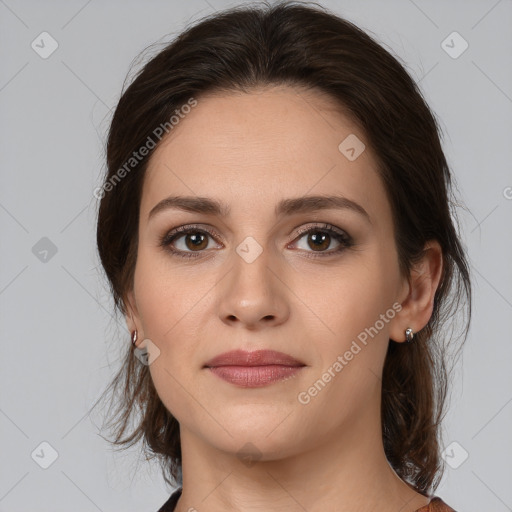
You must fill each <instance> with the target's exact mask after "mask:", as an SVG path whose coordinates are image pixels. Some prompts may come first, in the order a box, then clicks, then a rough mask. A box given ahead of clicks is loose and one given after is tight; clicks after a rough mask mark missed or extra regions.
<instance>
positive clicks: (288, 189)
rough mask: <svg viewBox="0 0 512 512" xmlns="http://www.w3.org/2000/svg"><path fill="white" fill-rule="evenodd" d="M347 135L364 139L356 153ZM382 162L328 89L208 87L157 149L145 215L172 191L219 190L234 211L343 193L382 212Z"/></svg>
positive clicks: (146, 190)
mask: <svg viewBox="0 0 512 512" xmlns="http://www.w3.org/2000/svg"><path fill="white" fill-rule="evenodd" d="M347 137H348V139H347ZM345 140H348V141H351V145H352V146H353V145H354V143H355V144H356V145H357V144H365V145H366V147H365V149H364V151H362V153H361V154H360V155H359V156H358V157H357V158H356V159H355V160H353V159H352V160H350V159H349V158H347V156H346V155H345V154H344V153H343V152H342V150H340V143H343V141H345ZM358 141H359V142H358ZM345 146H346V144H345ZM345 146H344V145H343V144H342V146H341V147H342V149H344V148H345ZM362 147H363V146H362V145H360V146H359V147H356V150H360V149H361V148H362ZM376 169H377V167H376V159H375V158H374V156H373V154H372V151H371V148H370V147H369V145H368V144H367V142H366V140H365V135H364V133H363V132H362V130H361V129H360V128H359V127H358V125H357V124H356V123H355V122H354V121H353V120H352V119H350V118H349V117H348V116H347V115H344V114H343V113H342V111H341V108H340V107H339V106H338V105H337V104H336V103H335V102H334V101H333V100H332V99H330V98H329V97H327V96H326V95H322V94H320V93H317V92H316V91H307V90H305V89H300V88H296V87H293V88H292V87H289V86H279V87H266V88H260V89H256V90H254V91H251V92H250V93H239V92H229V93H222V94H210V95H207V96H202V97H198V98H197V105H196V106H195V107H194V108H193V109H191V110H190V112H189V113H188V114H186V115H183V116H182V118H181V119H180V121H179V123H178V124H177V125H175V126H174V128H173V130H172V131H171V132H170V133H169V134H168V135H167V136H166V137H164V138H163V139H162V141H161V143H160V145H159V146H158V147H157V148H156V150H155V151H154V153H153V155H152V157H151V159H150V162H149V165H148V168H147V171H146V176H145V180H144V187H143V197H142V204H141V216H143V217H144V216H147V215H148V213H149V211H150V210H151V208H152V207H153V206H154V205H155V204H156V203H158V202H159V201H161V200H162V199H164V198H165V197H167V196H168V195H187V196H191V195H198V196H202V197H215V198H216V199H220V200H221V201H222V202H225V203H228V204H229V205H230V206H231V208H230V211H232V212H233V214H236V213H237V211H242V209H243V210H247V209H248V208H251V207H252V208H258V207H259V206H261V204H265V205H267V206H269V210H270V208H272V209H273V207H274V205H275V204H276V203H277V202H279V200H281V199H282V198H284V197H286V198H287V197H299V196H304V195H309V194H333V193H339V194H340V195H344V196H346V197H348V198H350V199H353V200H355V201H357V202H359V203H364V205H365V209H366V210H367V211H368V212H369V213H370V215H371V216H376V217H378V216H379V215H382V214H383V213H384V212H382V211H380V212H379V208H381V209H382V208H384V209H386V206H387V205H386V204H385V203H386V197H385V191H384V188H383V185H382V183H381V181H380V178H379V176H378V174H377V172H376ZM381 202H382V203H383V204H379V203H381ZM253 211H254V212H256V210H253Z"/></svg>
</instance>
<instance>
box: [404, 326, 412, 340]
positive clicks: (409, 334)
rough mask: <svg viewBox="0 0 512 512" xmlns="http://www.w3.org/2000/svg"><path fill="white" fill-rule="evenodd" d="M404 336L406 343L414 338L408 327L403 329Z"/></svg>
mask: <svg viewBox="0 0 512 512" xmlns="http://www.w3.org/2000/svg"><path fill="white" fill-rule="evenodd" d="M405 338H406V339H407V343H410V342H411V341H412V339H413V338H414V333H413V332H412V329H411V328H410V327H408V328H407V329H406V330H405Z"/></svg>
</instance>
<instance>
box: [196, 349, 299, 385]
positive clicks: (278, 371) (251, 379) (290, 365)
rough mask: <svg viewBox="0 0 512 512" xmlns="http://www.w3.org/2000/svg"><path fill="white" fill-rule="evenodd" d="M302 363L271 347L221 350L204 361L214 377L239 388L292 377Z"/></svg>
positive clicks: (267, 383) (268, 383)
mask: <svg viewBox="0 0 512 512" xmlns="http://www.w3.org/2000/svg"><path fill="white" fill-rule="evenodd" d="M305 366H306V365H305V364H304V363H302V362H301V361H299V360H297V359H295V358H293V357H292V356H289V355H288V354H284V353H282V352H276V351H274V350H257V351H254V352H247V351H244V350H234V351H231V352H225V353H224V354H220V355H219V356H216V357H214V358H213V359H211V360H209V361H208V362H207V363H205V365H204V368H205V369H207V370H208V371H210V372H211V373H212V374H214V375H216V376H217V377H219V378H221V379H223V380H224V381H227V382H229V383H231V384H234V385H236V386H239V387H243V388H258V387H263V386H267V385H270V384H272V383H275V382H278V381H283V380H288V379H290V378H292V377H295V376H296V375H297V373H299V372H300V370H301V369H302V368H304V367H305Z"/></svg>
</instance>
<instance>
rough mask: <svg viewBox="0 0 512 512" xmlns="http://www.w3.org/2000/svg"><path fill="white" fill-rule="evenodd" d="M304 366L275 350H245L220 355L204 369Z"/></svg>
mask: <svg viewBox="0 0 512 512" xmlns="http://www.w3.org/2000/svg"><path fill="white" fill-rule="evenodd" d="M268 365H280V366H305V364H304V363H302V362H301V361H298V360H297V359H295V358H294V357H292V356H289V355H288V354H284V353H283V352H277V351H275V350H256V351H254V352H246V351H245V350H232V351H230V352H225V353H223V354H220V355H218V356H216V357H214V358H213V359H210V360H209V361H207V362H206V363H205V365H204V366H205V367H207V368H212V367H213V368H214V367H218V366H268Z"/></svg>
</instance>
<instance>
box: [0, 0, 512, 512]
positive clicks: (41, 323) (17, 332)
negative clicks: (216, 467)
mask: <svg viewBox="0 0 512 512" xmlns="http://www.w3.org/2000/svg"><path fill="white" fill-rule="evenodd" d="M321 3H322V5H324V6H326V7H328V8H330V9H332V10H333V11H335V12H337V13H339V14H341V15H342V16H345V17H347V18H348V19H349V20H351V21H354V22H356V23H357V24H359V25H360V26H361V27H362V28H364V29H366V30H369V31H371V33H373V35H374V36H376V37H377V38H378V40H379V41H380V42H381V43H383V44H385V45H387V46H388V47H389V48H391V49H392V50H393V51H394V53H395V54H396V55H398V56H399V57H400V58H401V59H403V61H405V62H406V63H407V67H408V69H409V71H410V72H411V73H412V74H413V76H414V77H415V78H416V79H417V80H420V84H421V87H422V90H423V91H424V94H425V96H426V98H427V101H428V102H429V103H430V105H431V107H432V108H433V110H434V111H435V112H436V114H437V115H438V117H439V118H440V121H441V126H442V129H443V131H444V132H445V139H444V148H445V151H446V155H447V157H448V159H449V163H450V164H451V166H452V169H453V171H454V173H455V175H456V178H457V183H458V186H459V189H460V193H461V196H462V199H463V201H464V202H465V204H466V205H467V207H468V210H469V211H467V212H465V211H463V210H459V216H460V219H461V228H462V231H463V239H464V242H465V244H466V245H467V248H468V251H469V258H470V261H471V270H472V273H473V280H474V281H473V282H474V288H475V309H474V318H473V324H472V328H471V331H470V334H469V339H468V341H467V345H466V348H465V351H464V356H463V358H462V359H460V362H459V365H458V366H457V368H456V372H455V374H454V387H453V391H452V400H451V407H450V412H449V414H448V416H447V419H446V423H445V439H446V443H445V446H448V445H450V443H452V442H456V443H458V444H457V445H451V446H450V447H449V450H448V451H449V453H450V457H451V460H453V461H455V463H454V464H453V465H457V464H459V463H460V462H461V461H462V460H463V458H464V453H465V452H464V451H462V450H465V451H466V452H467V453H468V454H469V456H468V458H467V459H466V460H464V461H463V462H462V463H461V464H460V465H459V467H458V468H456V469H455V468H452V467H450V466H448V467H447V471H446V474H445V477H444V479H443V482H442V484H441V486H440V487H439V488H438V490H437V493H436V494H438V495H440V496H442V497H443V499H444V500H445V501H446V502H447V503H448V504H450V505H451V506H452V507H454V508H455V509H457V510H459V511H462V512H471V511H475V512H476V511H480V510H493V511H495V512H502V511H507V510H512V486H511V485H510V483H511V482H512V467H511V463H510V461H511V460H512V437H511V436H510V432H512V428H511V427H512V403H511V402H512V372H511V371H510V367H511V360H512V357H511V356H512V343H511V335H510V332H511V328H512V314H511V312H512V310H511V308H512V286H511V284H512V265H510V262H511V261H512V258H511V256H512V237H511V236H510V235H511V228H510V224H511V222H510V221H511V220H512V199H511V198H512V188H511V187H512V172H511V163H510V162H512V144H511V141H512V126H511V124H512V123H511V119H512V68H511V66H510V63H511V61H512V59H511V55H512V35H511V34H512V30H511V28H512V2H511V1H510V0H500V1H496V0H485V1H484V0H479V1H476V0H473V1H464V2H463V1H451V2H447V1H441V0H439V1H420V0H415V1H412V0H395V1H388V2H385V3H384V2H377V1H365V2H361V1H355V0H353V1H349V0H337V1H336V0H331V1H324V2H321ZM234 4H235V3H233V2H230V3H228V2H226V1H223V0H191V1H188V2H184V1H163V0H159V1H157V0H153V1H147V2H142V1H139V2H135V1H124V2H121V1H119V0H118V1H108V2H105V1H104V2H100V1H99V0H90V1H85V0H75V1H67V2H64V1H60V2H57V1H48V2H41V1H39V2H36V1H21V0H5V1H4V0H0V43H1V44H0V52H1V66H0V112H1V118H0V130H1V132H0V133H1V136H0V146H1V153H0V154H1V158H2V160H1V187H0V225H1V233H2V237H1V253H0V255H1V266H0V304H1V340H2V357H1V358H0V365H1V377H0V390H1V395H0V434H1V438H0V443H1V457H2V460H1V463H0V511H9V512H27V511H34V510H38V511H53V512H57V511H64V510H66V511H67V510H70V509H72V510H75V511H77V512H79V511H80V512H81V511H98V510H99V511H104V512H107V511H118V510H126V511H138V512H141V511H143V510H146V511H148V512H149V511H155V510H157V509H158V507H159V506H160V505H161V504H162V503H163V502H164V501H165V500H166V499H167V497H168V495H169V493H170V491H171V490H169V489H166V487H165V485H164V482H163V480H162V478H161V476H160V472H159V470H158V468H157V466H156V464H155V463H147V462H145V461H144V460H143V458H142V457H140V456H139V455H138V451H137V450H135V449H132V450H130V451H128V452H126V453H125V454H116V453H115V452H113V451H112V450H111V449H110V448H109V445H108V444H107V443H106V442H105V441H104V440H103V439H102V438H101V437H100V436H99V435H98V426H99V425H100V424H101V416H100V415H98V413H97V412H96V411H93V413H92V414H90V409H91V406H92V404H93V403H94V401H95V400H96V399H97V397H98V396H99V394H100V393H101V392H102V391H103V389H104V387H105V385H106V384H107V383H108V382H109V378H110V377H111V376H112V374H113V371H114V370H115V369H117V365H118V357H119V354H120V349H121V346H122V344H123V343H126V342H127V340H128V332H127V330H126V326H125V325H124V323H123V322H122V321H120V320H119V319H116V318H114V317H112V311H113V309H112V303H111V299H110V297H109V294H108V289H107V287H106V286H105V283H104V281H102V278H101V273H100V269H99V267H98V264H99V261H98V258H97V256H96V252H95V215H96V207H97V204H96V199H95V198H94V197H93V196H92V191H93V189H94V188H95V187H96V186H98V185H99V183H100V176H101V173H102V172H103V157H104V155H103V143H104V139H105V134H106V129H107V127H108V121H109V119H110V115H111V113H110V110H111V109H112V108H113V107H114V106H115V104H116V101H117V100H118V98H119V94H120V91H121V87H122V84H123V80H124V78H125V76H126V73H127V72H128V70H129V66H130V63H131V62H132V60H133V59H134V58H135V57H136V56H137V55H138V54H139V53H140V52H141V51H142V50H143V49H144V48H145V47H147V46H148V45H149V44H150V43H152V42H155V41H157V40H160V39H161V38H164V39H165V38H166V40H169V39H170V38H172V37H173V36H174V35H176V34H177V33H179V32H180V31H181V30H182V29H183V28H184V27H185V26H186V25H187V24H189V23H192V22H193V21H194V20H195V19H197V18H198V17H200V16H203V15H206V14H209V13H211V12H213V11H215V10H219V9H223V8H225V7H227V6H229V5H234ZM43 31H46V32H48V33H49V34H51V36H52V37H53V38H54V39H55V40H56V41H57V42H58V48H57V50H56V51H55V52H54V53H53V54H52V55H51V56H49V57H48V58H47V59H43V58H41V57H40V55H39V54H38V53H36V52H35V51H34V50H33V49H32V47H31V43H32V41H34V40H36V42H37V41H38V40H39V41H40V39H38V36H39V34H41V32H43ZM453 31H457V32H458V33H460V34H461V36H462V37H463V38H464V39H465V40H466V41H467V42H468V44H469V47H468V49H467V50H466V51H465V52H464V53H462V54H461V55H460V56H458V58H453V57H452V56H450V55H449V54H448V53H447V52H446V51H445V49H444V48H443V46H442V41H443V40H445V39H446V37H447V36H448V35H449V34H451V33H452V32H453ZM448 41H450V39H448ZM448 44H450V45H451V46H453V47H454V48H452V52H453V51H457V50H458V49H459V50H460V48H461V46H460V44H461V41H454V43H451V42H450V43H448ZM45 46H46V48H48V47H49V46H48V45H45ZM137 69H138V68H137ZM41 239H43V240H42V241H41ZM47 239H48V240H47ZM49 241H51V242H49ZM52 247H54V250H56V251H57V252H56V253H55V254H53V253H52ZM44 250H49V252H48V253H44ZM507 263H508V264H507ZM42 442H47V443H49V444H50V445H51V447H53V449H54V450H56V452H57V453H58V457H57V459H56V460H55V461H54V462H53V464H51V465H50V466H49V467H48V468H47V469H43V468H42V467H40V465H39V463H40V462H41V461H43V459H45V458H46V460H47V461H48V457H49V456H50V453H51V450H50V449H48V447H46V445H43V447H42V451H41V447H40V444H41V443H42ZM34 450H35V451H36V452H35V453H39V458H38V457H37V456H36V455H34V456H32V454H33V453H34ZM43 453H44V456H43ZM36 460H37V461H38V462H39V463H36ZM70 503H73V505H72V506H71V507H70Z"/></svg>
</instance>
